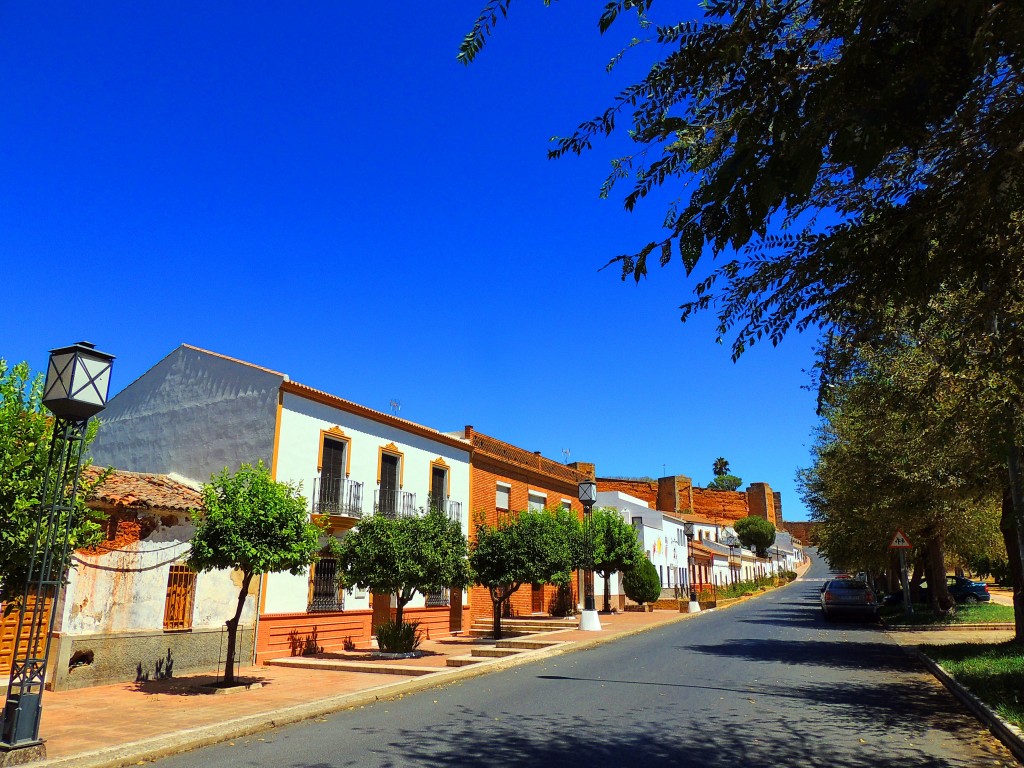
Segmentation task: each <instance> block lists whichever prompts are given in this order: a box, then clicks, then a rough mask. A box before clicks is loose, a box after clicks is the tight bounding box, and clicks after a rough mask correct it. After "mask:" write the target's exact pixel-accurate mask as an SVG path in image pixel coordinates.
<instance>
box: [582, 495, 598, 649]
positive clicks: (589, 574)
mask: <svg viewBox="0 0 1024 768" xmlns="http://www.w3.org/2000/svg"><path fill="white" fill-rule="evenodd" d="M578 490H579V499H580V501H581V502H582V503H583V551H584V553H585V554H584V557H585V558H586V568H585V570H584V571H583V614H582V615H581V616H580V629H585V630H588V631H592V632H596V631H598V630H600V629H601V620H600V619H599V618H598V617H597V610H596V609H595V608H594V563H593V559H594V547H593V541H592V537H593V531H592V530H591V515H592V514H593V511H594V504H595V503H596V502H597V483H596V482H594V481H593V480H584V481H582V482H581V483H580V484H579V489H578Z"/></svg>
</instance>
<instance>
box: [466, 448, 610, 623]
mask: <svg viewBox="0 0 1024 768" xmlns="http://www.w3.org/2000/svg"><path fill="white" fill-rule="evenodd" d="M469 482H470V489H469V506H470V510H471V513H470V518H469V541H470V543H471V544H472V542H473V541H475V540H476V526H477V523H478V521H479V520H480V519H481V516H482V518H483V520H484V521H485V522H486V523H487V524H488V525H496V524H497V522H498V512H497V509H496V508H495V506H494V504H495V493H496V491H497V485H498V483H499V482H502V483H506V484H508V485H510V486H512V491H511V493H510V502H509V504H510V506H511V510H512V511H516V512H518V511H521V510H524V509H526V508H527V506H528V495H529V492H530V491H535V492H539V493H544V494H547V505H548V506H549V507H557V506H560V505H561V503H562V499H568V500H569V501H570V503H571V506H572V509H573V511H574V512H575V513H576V515H577V517H579V519H581V520H582V519H583V505H582V504H580V501H579V498H578V488H577V486H575V485H571V484H569V483H567V482H564V481H562V480H560V479H558V478H553V477H550V476H545V475H544V474H543V473H540V472H537V471H534V470H531V469H528V468H523V467H515V466H513V465H510V464H508V463H506V462H502V461H500V460H497V459H494V458H493V457H490V456H488V455H486V454H482V453H480V452H477V451H474V453H473V457H472V461H471V464H470V472H469ZM600 487H601V486H600V484H599V485H598V488H600ZM556 591H557V590H556V587H553V586H551V585H545V586H544V589H543V605H542V610H543V611H544V612H547V609H548V605H549V604H550V601H551V600H552V599H553V598H554V596H555V594H556ZM574 591H575V590H574ZM532 593H533V590H532V588H531V585H529V584H524V585H523V586H522V587H521V588H520V589H519V590H518V591H517V592H516V593H515V594H514V595H513V596H512V598H511V600H510V603H511V605H512V610H513V612H514V613H515V615H517V616H526V615H529V614H531V613H533V607H534V606H533V594H532ZM469 609H470V616H471V618H472V619H477V618H487V619H489V618H490V617H491V610H492V608H491V598H490V594H489V592H488V591H487V589H486V588H485V587H472V588H471V589H470V590H469ZM467 628H468V627H467Z"/></svg>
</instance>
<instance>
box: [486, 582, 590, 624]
mask: <svg viewBox="0 0 1024 768" xmlns="http://www.w3.org/2000/svg"><path fill="white" fill-rule="evenodd" d="M542 590H543V599H542V600H541V601H540V603H539V606H538V605H537V604H535V603H534V601H533V598H534V595H533V587H532V585H530V584H524V585H523V586H521V587H520V588H519V589H517V590H516V591H515V592H514V593H513V594H512V597H511V598H509V603H510V604H511V606H512V615H513V616H529V615H530V614H532V613H544V614H546V613H548V608H549V606H551V604H552V603H553V602H554V601H555V598H556V597H557V596H558V587H556V586H554V585H552V584H545V585H544V586H543V587H542ZM573 598H574V599H575V598H576V590H575V589H573ZM469 604H470V607H471V609H472V610H471V611H470V617H471V619H473V620H475V619H487V620H488V621H490V620H491V618H492V616H493V610H494V608H493V603H491V593H490V591H489V590H488V589H487V588H486V587H471V588H470V590H469ZM537 607H539V608H540V610H539V611H535V610H534V609H535V608H537ZM467 626H468V625H467Z"/></svg>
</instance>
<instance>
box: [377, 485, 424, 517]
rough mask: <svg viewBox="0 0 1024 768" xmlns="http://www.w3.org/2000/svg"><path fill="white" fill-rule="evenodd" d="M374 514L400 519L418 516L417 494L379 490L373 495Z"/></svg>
mask: <svg viewBox="0 0 1024 768" xmlns="http://www.w3.org/2000/svg"><path fill="white" fill-rule="evenodd" d="M373 511H374V514H377V515H384V517H400V516H403V515H415V514H416V494H415V493H412V492H410V491H396V490H390V489H384V488H378V489H377V490H376V491H374V494H373Z"/></svg>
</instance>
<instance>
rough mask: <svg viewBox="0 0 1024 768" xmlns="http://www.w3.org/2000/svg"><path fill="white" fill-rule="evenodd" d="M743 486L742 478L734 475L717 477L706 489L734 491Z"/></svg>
mask: <svg viewBox="0 0 1024 768" xmlns="http://www.w3.org/2000/svg"><path fill="white" fill-rule="evenodd" d="M741 485H743V478H740V477H736V475H729V474H725V475H717V476H716V477H715V479H714V480H712V481H711V482H710V483H708V488H710V489H712V490H714V491H735V490H736V489H737V488H739V487H740V486H741Z"/></svg>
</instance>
